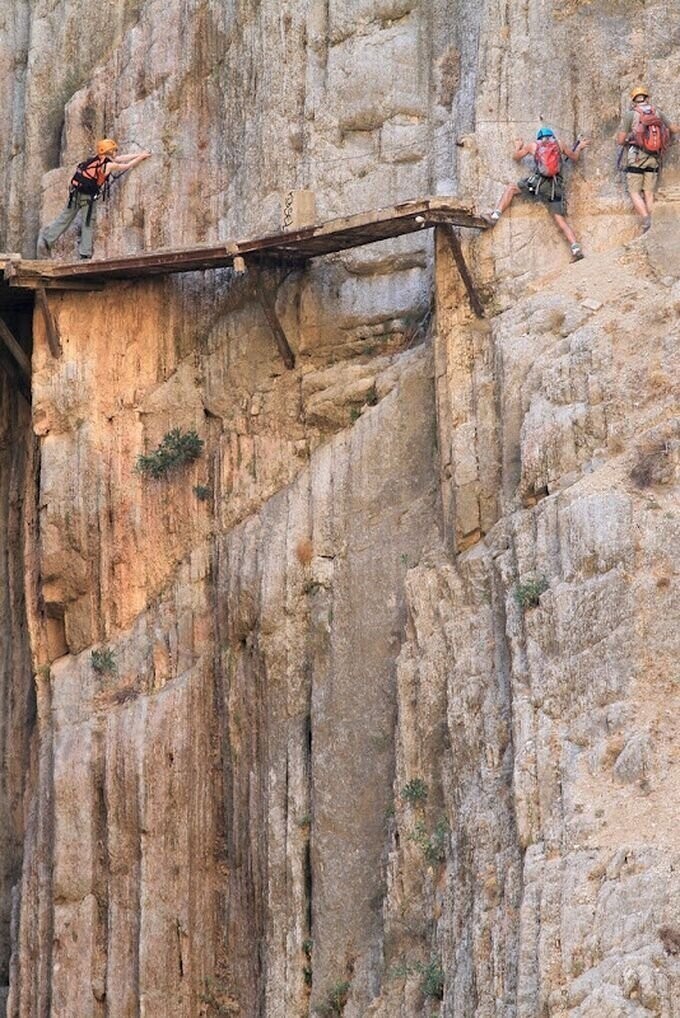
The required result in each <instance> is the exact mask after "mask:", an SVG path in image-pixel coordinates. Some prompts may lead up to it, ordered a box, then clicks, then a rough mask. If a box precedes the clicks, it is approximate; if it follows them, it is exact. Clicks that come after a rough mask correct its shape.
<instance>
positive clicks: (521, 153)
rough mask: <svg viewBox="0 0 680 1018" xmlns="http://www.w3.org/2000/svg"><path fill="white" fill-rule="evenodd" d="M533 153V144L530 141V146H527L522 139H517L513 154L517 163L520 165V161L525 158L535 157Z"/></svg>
mask: <svg viewBox="0 0 680 1018" xmlns="http://www.w3.org/2000/svg"><path fill="white" fill-rule="evenodd" d="M533 152H534V143H533V142H531V141H530V142H529V144H528V145H525V143H524V142H523V141H522V139H521V138H515V151H514V152H513V153H512V158H513V159H514V160H515V162H516V163H518V162H519V161H520V159H524V157H525V156H530V155H533Z"/></svg>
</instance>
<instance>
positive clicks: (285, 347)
mask: <svg viewBox="0 0 680 1018" xmlns="http://www.w3.org/2000/svg"><path fill="white" fill-rule="evenodd" d="M256 286H257V296H258V298H259V300H260V304H261V305H262V310H263V311H264V313H265V317H266V319H267V322H268V323H269V328H270V329H271V330H272V333H273V335H274V339H275V340H276V345H277V347H278V348H279V353H280V354H281V358H282V360H283V363H284V364H285V365H286V367H287V368H288V370H289V371H291V370H292V369H293V368H294V367H295V354H294V353H293V351H292V350H291V347H290V344H289V342H288V339H287V337H286V333H285V332H284V331H283V326H282V325H281V322H280V320H279V316H278V315H277V313H276V296H274V298H272V297H271V296H270V294H269V292H268V290H267V287H266V285H265V282H264V279H263V277H262V275H261V273H259V272H258V274H257V284H256Z"/></svg>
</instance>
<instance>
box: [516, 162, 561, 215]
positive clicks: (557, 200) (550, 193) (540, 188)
mask: <svg viewBox="0 0 680 1018" xmlns="http://www.w3.org/2000/svg"><path fill="white" fill-rule="evenodd" d="M517 186H518V188H519V189H520V191H521V192H522V194H524V195H527V196H528V197H529V198H533V199H534V200H535V201H540V202H542V203H543V204H544V205H545V206H546V207H547V208H548V209H549V210H550V211H551V212H552V213H553V214H554V215H558V216H566V214H567V199H566V195H565V193H564V183H563V181H562V178H561V177H555V178H554V179H552V178H549V177H541V175H540V174H538V173H532V174H531V176H530V177H524V178H523V179H522V180H518V181H517Z"/></svg>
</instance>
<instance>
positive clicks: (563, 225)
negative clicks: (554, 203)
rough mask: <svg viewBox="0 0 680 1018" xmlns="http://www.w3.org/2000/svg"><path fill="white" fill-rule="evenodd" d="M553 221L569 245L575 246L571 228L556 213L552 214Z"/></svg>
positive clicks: (574, 236)
mask: <svg viewBox="0 0 680 1018" xmlns="http://www.w3.org/2000/svg"><path fill="white" fill-rule="evenodd" d="M553 219H554V220H555V222H556V223H557V225H558V226H559V228H560V230H561V231H562V233H563V234H564V236H565V237H566V238H567V240H568V241H569V243H570V244H576V243H577V240H576V234H575V233H574V231H573V230H572V228H571V226H570V225H569V223H568V222H567V220H566V219H565V218H564V216H560V215H558V214H557V213H556V212H553Z"/></svg>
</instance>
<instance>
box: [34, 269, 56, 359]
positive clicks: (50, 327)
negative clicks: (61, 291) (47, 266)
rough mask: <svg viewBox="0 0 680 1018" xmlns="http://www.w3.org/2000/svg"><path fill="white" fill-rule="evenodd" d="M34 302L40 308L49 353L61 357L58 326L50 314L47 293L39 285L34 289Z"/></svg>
mask: <svg viewBox="0 0 680 1018" xmlns="http://www.w3.org/2000/svg"><path fill="white" fill-rule="evenodd" d="M35 299H36V304H37V305H38V307H39V308H40V313H41V314H42V317H43V322H44V324H45V332H46V334H47V345H48V346H49V348H50V353H51V354H52V356H53V357H55V358H57V357H61V337H60V335H59V328H58V327H57V323H56V321H55V319H54V315H53V314H52V310H51V308H50V305H49V301H48V300H47V294H46V293H45V290H44V289H43V288H42V287H40V288H38V289H37V290H36V291H35Z"/></svg>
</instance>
